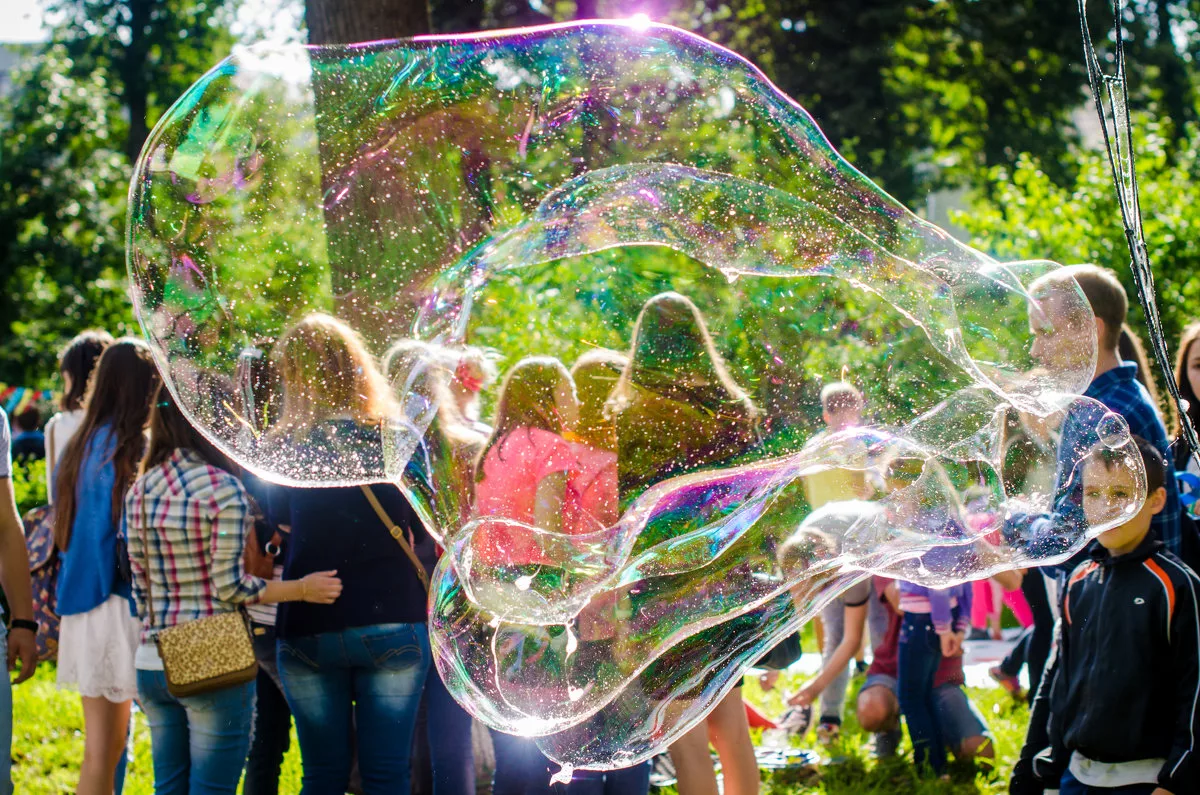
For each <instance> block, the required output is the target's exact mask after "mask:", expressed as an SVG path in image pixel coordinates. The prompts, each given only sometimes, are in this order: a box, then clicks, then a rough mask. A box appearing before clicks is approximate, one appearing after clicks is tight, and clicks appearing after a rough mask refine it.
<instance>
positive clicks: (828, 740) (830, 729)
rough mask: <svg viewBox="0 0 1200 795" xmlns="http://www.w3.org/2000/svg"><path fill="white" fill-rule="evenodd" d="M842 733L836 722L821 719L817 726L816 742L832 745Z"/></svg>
mask: <svg viewBox="0 0 1200 795" xmlns="http://www.w3.org/2000/svg"><path fill="white" fill-rule="evenodd" d="M841 734H842V727H841V726H839V725H837V724H836V723H829V722H828V721H822V723H821V725H820V726H818V727H817V742H819V743H820V744H821V745H833V744H834V743H836V742H837V741H838V738H839V737H840V736H841Z"/></svg>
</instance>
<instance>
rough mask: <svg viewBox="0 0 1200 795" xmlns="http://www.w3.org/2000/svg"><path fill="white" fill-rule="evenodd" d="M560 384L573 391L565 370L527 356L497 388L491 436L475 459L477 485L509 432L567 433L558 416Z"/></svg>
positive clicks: (546, 358)
mask: <svg viewBox="0 0 1200 795" xmlns="http://www.w3.org/2000/svg"><path fill="white" fill-rule="evenodd" d="M563 384H568V385H571V386H572V388H574V385H573V383H572V381H571V374H570V373H568V372H567V368H566V367H565V366H564V365H563V363H562V362H560V361H559V360H558V359H555V358H553V357H550V356H530V357H528V358H525V359H522V360H521V361H519V362H517V363H516V364H515V365H513V368H512V369H511V370H509V371H508V375H507V376H505V377H504V384H503V385H502V386H501V387H500V396H499V398H498V399H497V401H496V419H495V422H494V423H493V427H492V435H491V436H489V437H488V440H487V442H485V443H484V445H483V449H482V450H480V451H479V455H478V456H477V457H476V459H475V481H476V482H479V481H481V480H483V462H484V460H485V459H486V458H487V454H488V452H489V451H490V450H491V449H492V448H493V447H494V446H496V445H497V444H499V443H500V442H502V441H503V440H504V437H505V436H507V435H508V434H509V433H511V432H512V431H515V430H517V429H518V428H525V429H527V430H532V429H535V428H536V429H540V430H543V431H549V432H551V433H557V434H560V435H561V434H562V433H563V431H564V430H566V429H565V428H564V427H563V421H562V417H561V416H560V415H559V413H558V390H559V389H560V388H561V387H562V385H563Z"/></svg>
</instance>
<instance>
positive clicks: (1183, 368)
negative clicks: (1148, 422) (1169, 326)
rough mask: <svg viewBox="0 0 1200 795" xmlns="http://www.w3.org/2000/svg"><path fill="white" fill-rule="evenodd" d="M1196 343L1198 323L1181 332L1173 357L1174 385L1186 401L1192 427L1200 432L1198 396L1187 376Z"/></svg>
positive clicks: (1198, 339) (1199, 337) (1199, 336)
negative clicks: (1189, 359)
mask: <svg viewBox="0 0 1200 795" xmlns="http://www.w3.org/2000/svg"><path fill="white" fill-rule="evenodd" d="M1197 342H1200V323H1193V324H1192V325H1190V326H1188V327H1187V328H1185V329H1184V330H1183V336H1182V337H1181V338H1180V339H1179V352H1178V353H1177V354H1176V355H1175V383H1177V384H1179V395H1180V397H1182V398H1183V399H1184V400H1186V401H1187V404H1188V412H1187V413H1188V417H1189V418H1191V420H1192V427H1193V428H1196V429H1197V430H1200V396H1198V395H1197V394H1196V390H1195V389H1193V388H1192V382H1191V380H1190V379H1188V374H1187V369H1188V368H1187V363H1188V357H1189V356H1191V355H1192V353H1193V351H1192V346H1193V345H1195V344H1196V343H1197Z"/></svg>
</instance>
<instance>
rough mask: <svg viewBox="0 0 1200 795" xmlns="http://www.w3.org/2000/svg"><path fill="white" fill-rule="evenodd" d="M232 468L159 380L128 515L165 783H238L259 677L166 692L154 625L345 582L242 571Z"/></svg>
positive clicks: (212, 786) (140, 676)
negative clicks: (193, 691) (184, 692)
mask: <svg viewBox="0 0 1200 795" xmlns="http://www.w3.org/2000/svg"><path fill="white" fill-rule="evenodd" d="M228 469H230V465H229V464H228V462H227V461H226V460H225V458H224V457H223V456H222V455H221V454H220V453H219V452H218V451H217V450H216V449H215V448H214V447H213V446H212V445H211V444H209V443H208V441H207V440H205V439H204V438H203V437H202V436H201V435H200V434H199V433H197V432H196V431H195V430H194V429H193V428H192V427H191V425H189V424H188V422H187V420H186V419H184V417H183V415H182V414H181V413H180V411H179V409H178V407H177V406H176V405H175V402H174V400H173V398H172V397H171V394H170V392H169V391H168V390H167V389H166V387H163V388H161V389H160V390H159V393H158V398H157V401H156V404H155V406H154V408H153V409H152V410H151V413H150V447H149V450H148V451H147V453H146V458H145V460H144V461H143V462H142V476H141V477H140V478H139V479H138V480H137V482H136V483H134V485H133V488H132V489H130V492H129V495H128V497H127V498H126V500H125V513H124V518H123V520H122V532H123V533H124V535H125V538H126V540H127V543H128V545H129V559H130V563H131V568H132V570H133V595H134V601H135V602H136V603H137V613H138V618H139V619H141V623H142V635H141V645H140V646H139V647H138V650H137V655H136V657H135V663H136V665H137V669H138V670H137V685H138V701H139V703H140V704H141V706H142V709H143V711H145V713H146V717H147V719H148V720H149V723H150V738H151V745H152V749H153V757H154V781H155V789H156V791H157V792H172V793H174V792H193V793H196V792H205V793H215V792H228V793H230V794H231V795H232V793H235V792H236V791H237V785H238V780H239V779H240V778H241V775H242V768H243V767H244V766H245V762H246V754H247V751H248V750H249V747H250V725H251V720H252V718H253V714H254V695H255V694H254V687H255V683H254V682H253V681H250V682H247V683H245V684H242V685H235V686H233V687H228V688H225V689H222V690H218V691H214V692H211V693H204V694H202V695H196V696H188V697H187V698H176V697H175V696H172V695H171V694H170V693H168V692H167V682H166V676H165V675H164V673H163V665H162V660H161V659H159V656H158V650H157V648H156V647H155V645H154V637H153V636H154V633H155V632H156V631H157V630H159V629H162V628H163V627H169V626H174V625H176V624H182V623H185V622H187V621H195V620H196V619H199V618H204V617H206V616H211V615H215V614H217V613H225V612H229V611H232V610H236V609H238V607H239V606H241V605H247V604H254V603H257V602H296V601H305V602H313V603H316V604H330V603H332V602H333V601H334V600H336V599H337V597H338V595H339V594H340V593H341V591H342V583H341V580H339V579H338V578H337V577H336V576H335V575H336V572H333V571H321V572H314V573H312V574H309V575H307V576H306V577H304V578H302V579H299V580H291V581H277V580H263V579H260V578H258V577H255V576H253V575H250V574H248V573H247V572H246V571H245V570H244V568H243V566H242V555H243V552H244V550H245V547H246V537H247V535H248V534H249V533H251V532H252V531H253V526H254V525H253V519H252V515H251V509H250V500H249V497H248V495H247V494H246V490H245V488H244V487H243V486H242V484H241V482H240V481H239V480H238V479H237V478H236V477H234V476H233V475H232V474H230V473H229V471H228ZM147 578H149V584H150V585H151V586H152V587H151V588H150V589H149V592H150V593H152V595H153V598H154V604H153V608H154V610H153V616H154V624H153V626H151V623H150V611H149V610H148V609H147V607H148V606H147V604H146V599H147V593H148V590H147Z"/></svg>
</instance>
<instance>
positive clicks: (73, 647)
mask: <svg viewBox="0 0 1200 795" xmlns="http://www.w3.org/2000/svg"><path fill="white" fill-rule="evenodd" d="M140 632H141V624H140V622H139V621H138V620H137V619H136V618H134V617H133V616H131V615H129V600H128V599H126V598H125V597H124V596H117V595H116V594H114V595H112V596H110V597H108V599H107V600H106V601H105V602H104V603H103V604H101V605H99V606H98V607H94V608H92V609H91V610H89V611H88V612H86V613H79V614H77V615H73V616H63V617H62V623H61V624H60V625H59V629H58V686H59V687H61V688H63V689H66V690H77V691H79V693H80V695H84V696H91V697H93V698H104V699H108V700H109V701H111V702H113V703H114V704H119V703H121V702H122V701H128V700H130V699H131V698H134V697H135V696H137V671H136V670H135V668H134V664H133V655H134V653H135V652H136V651H137V646H138V636H139V634H140Z"/></svg>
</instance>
